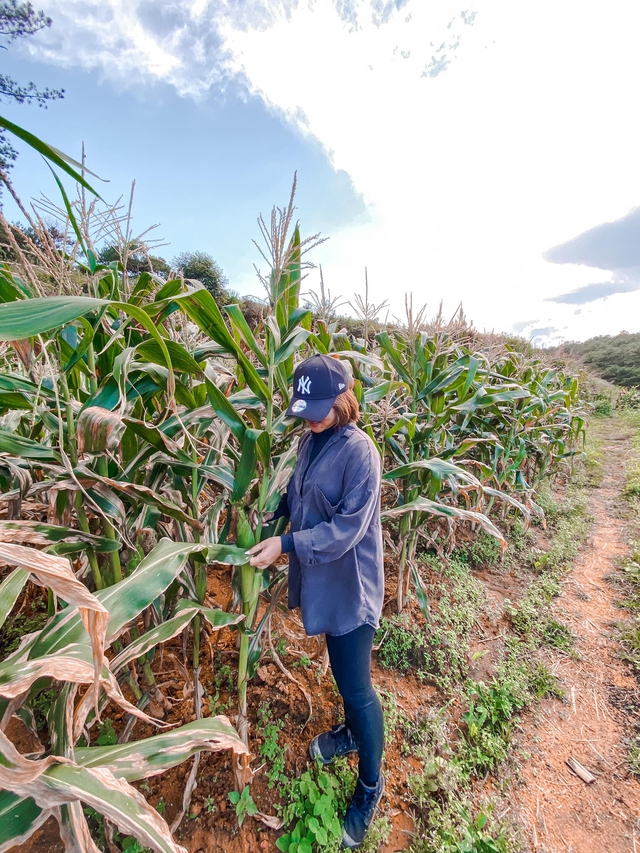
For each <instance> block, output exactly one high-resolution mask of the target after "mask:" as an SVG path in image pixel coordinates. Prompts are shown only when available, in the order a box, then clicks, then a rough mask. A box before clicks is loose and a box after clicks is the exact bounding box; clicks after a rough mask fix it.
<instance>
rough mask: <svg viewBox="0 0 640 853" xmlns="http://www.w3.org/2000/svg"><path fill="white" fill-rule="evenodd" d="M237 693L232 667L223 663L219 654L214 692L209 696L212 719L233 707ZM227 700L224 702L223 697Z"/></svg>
mask: <svg viewBox="0 0 640 853" xmlns="http://www.w3.org/2000/svg"><path fill="white" fill-rule="evenodd" d="M234 692H235V677H234V674H233V670H232V669H231V667H230V666H229V665H228V664H226V663H222V656H221V655H220V653H219V652H218V656H217V659H216V666H215V667H214V677H213V691H212V692H211V693H210V694H209V695H208V696H207V702H208V704H209V713H210V714H211V716H212V717H215V716H216V714H224V713H225V712H226V711H228V710H229V708H230V707H231V706H232V705H233V701H234V700H233V694H234ZM224 694H226V695H227V699H226V700H225V701H223V699H222V697H223V695H224Z"/></svg>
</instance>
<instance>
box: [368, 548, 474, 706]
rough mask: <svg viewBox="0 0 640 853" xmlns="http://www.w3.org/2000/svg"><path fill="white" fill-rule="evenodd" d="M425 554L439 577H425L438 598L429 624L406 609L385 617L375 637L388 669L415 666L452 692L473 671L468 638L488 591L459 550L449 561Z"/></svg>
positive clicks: (412, 668)
mask: <svg viewBox="0 0 640 853" xmlns="http://www.w3.org/2000/svg"><path fill="white" fill-rule="evenodd" d="M422 559H423V561H424V563H425V565H426V566H427V567H428V568H429V569H430V570H431V571H430V573H429V577H430V578H431V576H432V574H436V573H437V576H438V579H437V580H435V581H434V580H428V581H427V582H426V587H427V590H428V595H429V599H430V600H431V601H434V602H435V601H437V603H438V606H437V607H432V613H431V624H430V625H428V626H427V625H425V624H424V622H423V621H422V619H421V618H419V617H418V618H413V619H412V618H410V617H409V615H408V613H400V614H397V615H395V616H393V617H391V618H388V619H386V618H383V619H382V621H381V624H380V629H379V631H378V634H377V637H376V642H377V644H378V645H379V646H380V649H379V652H378V660H379V661H380V664H381V665H382V666H384V667H386V668H388V669H396V670H398V671H399V672H409V671H412V672H414V673H415V674H416V676H417V677H418V678H419V679H421V680H424V681H432V682H434V683H435V684H436V685H437V686H438V687H439V688H440V689H441V690H442V691H443V692H444V693H447V694H449V695H451V694H452V693H453V692H454V690H455V686H456V684H457V683H458V682H460V681H462V680H464V678H465V677H466V675H467V673H468V670H469V655H468V649H469V640H470V636H471V631H472V629H473V626H474V624H475V621H476V618H477V616H478V613H479V611H480V606H481V604H482V600H483V597H484V590H483V588H482V584H481V583H480V581H478V580H476V578H474V577H473V575H472V574H471V571H470V569H469V566H468V564H467V563H466V561H465V559H464V557H461V556H460V555H459V554H452V555H451V557H450V558H449V562H448V563H447V564H444V563H442V561H440V560H439V559H438V558H437V557H435V556H434V555H432V554H427V555H424V556H423V558H422Z"/></svg>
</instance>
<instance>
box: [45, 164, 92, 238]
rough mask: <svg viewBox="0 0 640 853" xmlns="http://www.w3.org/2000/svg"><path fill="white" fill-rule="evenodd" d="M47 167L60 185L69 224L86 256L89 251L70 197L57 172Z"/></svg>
mask: <svg viewBox="0 0 640 853" xmlns="http://www.w3.org/2000/svg"><path fill="white" fill-rule="evenodd" d="M47 165H48V166H49V169H50V170H51V174H52V175H53V179H54V181H55V182H56V184H57V185H58V189H59V190H60V195H61V196H62V202H63V204H64V207H65V210H66V211H67V216H68V217H69V222H70V223H71V227H72V228H73V231H74V234H75V235H76V240H77V241H78V243H79V245H80V247H81V248H82V251H83V252H84V253H85V255H86V253H87V249H86V246H85V244H84V238H83V236H82V233H81V231H80V228H79V227H78V223H77V221H76V218H75V216H74V213H73V208H72V207H71V203H70V202H69V196H68V195H67V193H66V190H65V188H64V186H63V185H62V181H61V180H60V178H59V177H58V176H57V175H56V173H55V171H54V170H53V169H52V167H51V166H50V165H49V164H48V163H47Z"/></svg>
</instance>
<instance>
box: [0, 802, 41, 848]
mask: <svg viewBox="0 0 640 853" xmlns="http://www.w3.org/2000/svg"><path fill="white" fill-rule="evenodd" d="M50 814H51V812H50V811H49V809H45V810H43V809H41V808H40V807H39V806H37V805H36V804H35V802H34V801H33V800H32V799H31V797H19V796H18V795H17V794H13V793H11V791H0V850H10V849H11V848H14V849H15V848H18V847H19V846H20V845H22V844H23V843H24V842H25V841H27V839H28V838H29V837H30V836H31V835H33V833H34V832H35V831H36V829H38V827H40V826H42V824H43V823H44V822H45V820H47V819H48V817H49V815H50Z"/></svg>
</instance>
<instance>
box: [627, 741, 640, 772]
mask: <svg viewBox="0 0 640 853" xmlns="http://www.w3.org/2000/svg"><path fill="white" fill-rule="evenodd" d="M627 761H628V764H629V769H630V770H631V772H632V773H633V774H634V775H635V776H640V738H638V737H637V736H636V737H635V738H634V739H633V740H632V741H631V743H630V744H629V752H628V754H627Z"/></svg>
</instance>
